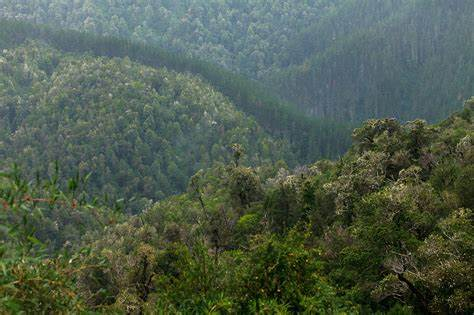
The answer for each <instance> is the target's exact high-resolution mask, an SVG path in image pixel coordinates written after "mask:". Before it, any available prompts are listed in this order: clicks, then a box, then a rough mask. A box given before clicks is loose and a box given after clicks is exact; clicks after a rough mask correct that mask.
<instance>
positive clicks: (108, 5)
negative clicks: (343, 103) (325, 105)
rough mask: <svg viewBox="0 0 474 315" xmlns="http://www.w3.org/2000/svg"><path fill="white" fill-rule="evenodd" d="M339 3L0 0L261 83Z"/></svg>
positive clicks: (24, 14) (7, 11)
mask: <svg viewBox="0 0 474 315" xmlns="http://www.w3.org/2000/svg"><path fill="white" fill-rule="evenodd" d="M340 2H344V1H342V0H337V1H335V0H317V1H306V0H241V1H228V0H224V1H220V0H190V1H188V0H187V1H182V0H177V1H169V0H155V1H116V0H114V1H101V0H89V1H73V0H66V1H65V0H46V1H45V0H30V1H18V0H4V1H2V8H0V16H3V17H7V18H15V19H22V20H27V21H30V22H34V23H40V24H50V25H54V26H57V27H62V28H69V29H77V30H85V31H88V32H92V33H96V34H101V35H114V36H120V37H124V38H132V39H135V40H139V41H143V42H147V43H153V44H158V45H160V46H161V47H165V48H167V49H169V50H172V51H178V52H182V53H185V54H187V55H190V56H193V57H199V58H204V59H206V60H208V61H212V62H216V63H217V64H219V65H221V66H224V67H226V68H227V69H231V70H233V71H237V72H242V73H245V74H248V75H251V76H254V77H262V76H263V75H264V74H265V73H268V72H269V71H270V69H271V68H273V67H275V66H277V65H278V63H279V60H280V59H284V56H283V54H285V53H286V52H285V50H284V47H286V46H287V44H288V43H289V42H290V40H291V39H292V38H293V37H294V36H295V35H296V34H297V33H298V31H299V30H301V29H304V28H306V27H309V26H310V25H311V24H312V23H313V22H314V21H315V20H317V19H318V17H319V16H321V15H322V14H324V13H325V12H327V11H329V10H330V9H332V8H333V7H334V6H335V5H336V4H338V3H340Z"/></svg>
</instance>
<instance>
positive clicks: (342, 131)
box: [0, 20, 351, 163]
mask: <svg viewBox="0 0 474 315" xmlns="http://www.w3.org/2000/svg"><path fill="white" fill-rule="evenodd" d="M28 40H37V41H41V42H45V43H47V44H48V45H50V46H51V47H53V48H55V49H58V50H60V51H64V52H73V53H78V54H83V53H89V54H93V55H95V56H102V57H120V58H123V57H128V58H130V59H131V60H133V61H135V62H138V63H141V64H144V65H147V66H150V67H153V68H161V67H166V68H168V69H170V70H173V71H176V72H179V73H186V72H189V73H191V74H193V75H197V76H199V77H201V78H202V79H204V80H205V81H206V82H207V83H208V84H210V85H211V86H212V87H213V88H214V89H216V90H217V91H219V92H220V93H222V94H223V95H224V96H226V97H227V98H228V99H229V100H230V101H231V102H232V103H233V104H234V105H235V106H236V107H237V108H238V109H239V110H240V111H242V112H244V113H245V114H247V115H248V116H251V117H253V118H254V119H255V120H256V121H257V122H258V124H259V125H260V126H262V128H263V129H264V130H265V131H266V132H267V133H268V134H270V135H271V136H272V137H273V138H275V139H277V140H281V141H287V142H289V144H290V146H291V150H292V151H293V153H294V154H295V156H296V161H297V162H298V163H307V162H310V161H314V160H316V159H318V158H320V157H331V158H333V157H338V156H340V155H341V154H342V153H343V152H344V150H345V149H346V148H347V147H348V146H349V143H350V141H349V140H350V139H349V134H350V129H351V128H350V127H349V126H350V125H349V124H347V123H335V122H332V121H330V120H322V119H316V118H310V117H307V116H306V115H304V114H302V113H301V112H298V111H297V110H296V108H295V107H294V105H292V104H290V103H287V102H283V101H281V100H280V99H279V98H278V97H275V95H274V94H271V93H269V91H268V88H265V87H264V86H263V85H261V84H259V83H258V82H256V81H253V80H248V79H246V78H244V77H242V76H239V75H235V74H233V73H232V72H229V71H227V70H224V69H222V68H219V67H216V66H214V65H212V64H210V63H207V62H203V61H199V60H195V59H188V58H186V57H184V56H183V55H179V54H172V53H170V52H168V51H166V50H163V49H160V48H157V47H154V46H148V45H142V44H137V43H135V42H132V41H129V40H125V39H117V38H114V37H102V36H94V35H91V34H84V33H79V32H75V31H67V30H66V31H64V30H63V31H58V30H54V29H52V28H49V27H44V26H38V25H32V24H28V23H23V22H15V21H8V20H0V49H5V48H6V49H10V48H14V47H16V46H18V45H21V44H23V43H25V41H28Z"/></svg>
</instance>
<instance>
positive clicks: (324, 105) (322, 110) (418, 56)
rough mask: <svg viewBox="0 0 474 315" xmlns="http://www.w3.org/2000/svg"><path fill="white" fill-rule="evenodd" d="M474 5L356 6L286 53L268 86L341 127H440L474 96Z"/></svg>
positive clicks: (404, 2) (402, 0) (440, 0)
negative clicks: (412, 123) (383, 123)
mask: <svg viewBox="0 0 474 315" xmlns="http://www.w3.org/2000/svg"><path fill="white" fill-rule="evenodd" d="M473 17H474V2H473V1H471V0H456V1H444V0H430V1H425V0H415V1H413V0H388V1H374V0H353V1H345V2H344V4H341V5H340V6H338V7H337V8H336V9H335V10H332V11H331V12H330V14H327V15H325V16H324V17H323V18H321V19H320V20H318V21H317V22H316V23H315V24H314V25H312V26H311V27H310V28H308V29H307V30H306V31H303V32H301V34H299V35H298V36H296V37H295V38H293V40H292V41H291V43H290V44H289V46H288V53H287V54H286V56H288V57H287V59H286V60H285V61H284V62H283V64H287V65H289V67H288V68H286V69H283V68H282V69H283V70H280V73H278V72H277V73H275V74H274V75H273V80H270V83H269V85H271V86H273V85H276V89H278V90H279V91H284V92H283V94H285V95H286V96H287V97H288V98H289V99H291V100H292V101H294V102H295V103H297V104H298V105H300V106H301V108H302V109H304V110H306V111H308V112H310V113H312V114H314V115H316V116H318V117H331V118H333V119H337V120H352V121H361V120H364V119H367V118H371V117H388V116H389V117H397V118H399V119H403V120H410V119H414V118H417V117H422V118H424V119H428V120H430V121H437V120H440V119H442V118H444V117H446V115H448V114H449V113H451V112H452V111H453V110H456V109H458V108H460V107H461V105H462V100H463V99H465V98H466V97H469V96H470V95H471V94H473V92H474V76H473V73H474V35H473V34H474V33H473V31H472V30H473V29H474V18H473Z"/></svg>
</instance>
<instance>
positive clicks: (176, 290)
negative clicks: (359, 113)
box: [0, 99, 474, 314]
mask: <svg viewBox="0 0 474 315" xmlns="http://www.w3.org/2000/svg"><path fill="white" fill-rule="evenodd" d="M473 137H474V99H471V100H469V101H468V102H466V103H465V108H464V110H463V111H462V112H459V113H456V114H455V115H453V116H451V117H450V118H448V119H447V120H445V121H443V122H442V123H440V124H438V125H434V126H430V125H427V124H426V123H424V122H423V121H421V120H416V121H413V122H409V123H406V124H401V123H399V122H398V121H396V120H394V119H382V120H370V121H368V122H366V123H365V124H363V125H362V126H361V127H360V128H358V129H356V130H355V131H354V134H353V138H354V144H353V146H352V148H351V149H350V151H349V152H348V153H347V154H346V155H345V156H344V157H343V158H342V159H340V160H339V161H336V162H331V161H318V162H316V163H314V164H311V165H308V166H306V167H302V168H298V169H296V170H293V171H291V170H287V169H284V168H279V167H262V166H257V167H247V166H246V165H245V163H244V161H243V160H242V157H243V155H242V152H241V151H240V150H239V148H238V147H235V149H234V158H233V161H232V162H231V163H229V164H227V165H221V166H218V167H216V168H214V169H211V170H209V171H207V172H199V173H197V174H196V175H195V176H194V177H193V178H192V179H191V180H190V182H189V189H188V192H187V193H185V194H183V195H179V196H174V197H171V198H169V199H167V200H164V201H161V202H159V203H157V204H155V205H153V206H152V207H149V208H148V209H147V210H146V211H144V212H143V213H142V214H140V215H139V216H134V217H130V218H129V219H128V220H127V221H125V222H121V223H119V224H116V225H109V226H108V227H106V228H105V230H104V232H103V233H99V234H94V233H92V234H90V235H89V236H88V237H87V238H86V239H85V240H87V241H88V242H89V244H90V245H89V246H87V247H86V248H87V250H83V251H78V252H75V253H73V254H72V256H69V257H70V258H69V257H65V258H62V257H61V256H59V257H57V258H54V259H45V258H42V256H41V255H38V254H35V251H33V250H30V251H29V252H28V256H26V258H22V257H24V256H22V255H21V252H18V251H15V248H17V247H15V246H16V245H15V244H20V247H19V248H20V249H21V248H25V247H27V246H31V245H28V244H30V243H31V242H32V240H33V241H34V240H35V239H34V238H31V237H30V238H21V236H22V235H23V234H21V233H12V234H11V235H6V242H5V243H4V246H6V247H5V248H6V249H7V251H6V252H4V254H2V255H4V261H5V263H4V265H3V266H4V267H3V270H4V271H3V272H4V275H5V276H4V277H2V278H0V293H2V292H3V293H4V297H3V301H4V302H5V303H4V305H6V307H7V308H6V310H7V311H9V310H12V311H13V310H16V311H20V310H34V311H35V312H45V311H49V312H52V311H58V312H60V311H61V310H74V311H77V312H81V311H82V312H85V311H87V310H92V309H93V310H97V311H103V312H106V313H114V312H125V311H126V312H128V313H132V314H140V313H148V312H151V313H153V312H155V311H164V312H167V313H209V312H218V313H279V314H292V313H301V312H307V313H326V312H328V311H329V312H331V313H351V314H366V313H379V314H419V313H425V314H426V313H447V314H469V313H472V311H473V310H474V306H473V305H472V298H473V296H472V290H470V286H471V284H472V282H473V281H474V279H473V278H472V277H473V275H474V270H473V266H474V261H473V255H472V252H473V250H474V242H473V238H472V236H473V235H474V226H473V222H474V221H473V213H472V208H473V207H474V199H473V196H474V191H473V187H474V183H473V179H474V169H473V163H474V160H473V158H474V142H473ZM2 178H5V180H3V181H0V198H1V199H0V200H2V201H3V202H2V203H0V204H3V207H4V208H3V209H4V210H7V211H6V213H7V214H8V213H10V214H12V215H20V217H21V213H23V212H25V211H26V213H27V212H30V213H31V217H32V218H33V217H34V216H33V214H34V213H36V212H35V211H34V210H35V209H41V208H45V209H47V207H45V205H43V204H41V203H38V202H36V203H32V202H31V201H30V199H25V198H21V196H24V193H25V192H26V193H28V192H29V191H30V190H29V189H28V185H27V184H26V185H20V187H25V188H24V189H23V190H20V191H19V190H18V183H22V182H21V181H20V180H14V179H15V178H16V177H15V176H11V175H8V176H5V175H4V176H2ZM44 187H46V188H45V189H38V190H36V191H35V192H36V194H34V196H35V197H39V196H44V195H46V196H50V192H49V191H50V190H51V187H52V188H54V186H48V185H46V186H44ZM53 191H54V189H53ZM56 194H58V193H57V192H56ZM59 195H60V196H62V197H61V198H58V199H57V200H58V202H64V203H66V204H67V203H68V202H71V199H70V198H71V197H68V196H70V195H69V194H59ZM73 200H74V199H72V201H73ZM5 205H6V207H7V208H5ZM51 205H54V202H53V203H52V204H50V206H51ZM8 207H12V209H13V208H14V209H17V211H18V212H14V211H9V208H8ZM87 208H88V207H86V209H87ZM28 218H30V216H29V217H28ZM7 222H8V221H7ZM0 227H1V226H0ZM39 229H40V230H41V226H40V227H39ZM20 231H23V230H20ZM26 231H28V230H26ZM27 235H28V234H27ZM31 239H32V240H31ZM33 244H36V243H34V242H33ZM33 248H34V247H33ZM5 253H6V254H5ZM67 259H69V263H68V262H67V261H68V260H67ZM45 266H49V267H50V268H45ZM68 275H75V276H74V277H70V276H68ZM34 279H39V280H36V281H35V280H34ZM50 292H52V293H53V294H54V296H55V297H56V298H54V299H51V298H50V297H51V294H50ZM33 297H34V299H33ZM35 301H36V302H35Z"/></svg>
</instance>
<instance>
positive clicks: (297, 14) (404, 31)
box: [0, 0, 474, 123]
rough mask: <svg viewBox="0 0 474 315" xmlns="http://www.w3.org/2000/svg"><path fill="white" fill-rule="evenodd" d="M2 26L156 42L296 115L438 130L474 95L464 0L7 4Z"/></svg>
mask: <svg viewBox="0 0 474 315" xmlns="http://www.w3.org/2000/svg"><path fill="white" fill-rule="evenodd" d="M4 2H5V4H4V5H3V8H1V9H0V16H3V17H6V18H10V19H12V18H14V19H21V20H27V21H33V22H37V23H44V24H51V25H54V26H60V27H66V28H73V29H78V30H85V31H89V32H94V33H97V34H103V35H116V36H121V37H124V38H131V39H134V40H137V41H141V42H146V43H153V44H156V45H159V46H161V47H164V48H166V49H169V50H171V51H177V52H181V53H184V54H186V55H188V56H192V57H198V58H200V59H203V60H208V61H211V62H213V63H217V64H219V65H222V66H224V67H225V68H227V69H230V70H232V71H234V72H238V73H242V74H246V75H249V76H251V77H254V78H259V79H260V80H262V81H263V82H266V83H267V86H268V87H270V88H272V89H273V90H274V91H276V92H277V93H280V95H281V96H283V97H285V98H286V99H287V100H289V101H291V102H292V103H295V104H297V105H299V108H300V110H301V111H303V112H305V113H310V114H312V115H314V116H316V117H320V118H326V119H327V118H330V119H333V120H338V121H343V122H347V121H353V122H357V123H359V122H361V121H363V120H365V119H368V118H373V117H386V116H391V117H396V118H398V119H402V120H410V119H415V118H424V119H427V120H429V121H439V120H440V119H443V118H444V117H446V116H447V115H449V114H450V113H451V112H453V111H454V110H458V109H459V108H461V105H462V100H463V99H465V98H467V97H469V96H470V95H471V94H472V91H473V89H474V78H473V77H472V72H473V70H472V69H473V67H474V60H473V58H474V57H473V56H474V46H473V43H474V38H473V35H472V34H473V32H472V29H474V19H473V15H474V4H473V2H472V1H471V0H455V1H444V0H433V1H431V0H429V1H428V0H386V1H377V0H337V1H334V0H332V1H329V0H318V1H303V0H297V1H286V0H272V1H268V0H266V1H263V0H246V1H233V0H224V1H217V0H212V1H209V0H192V1H101V0H91V1H73V0H47V1H44V0H41V1H40V0H34V1H18V0H6V1H4Z"/></svg>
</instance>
